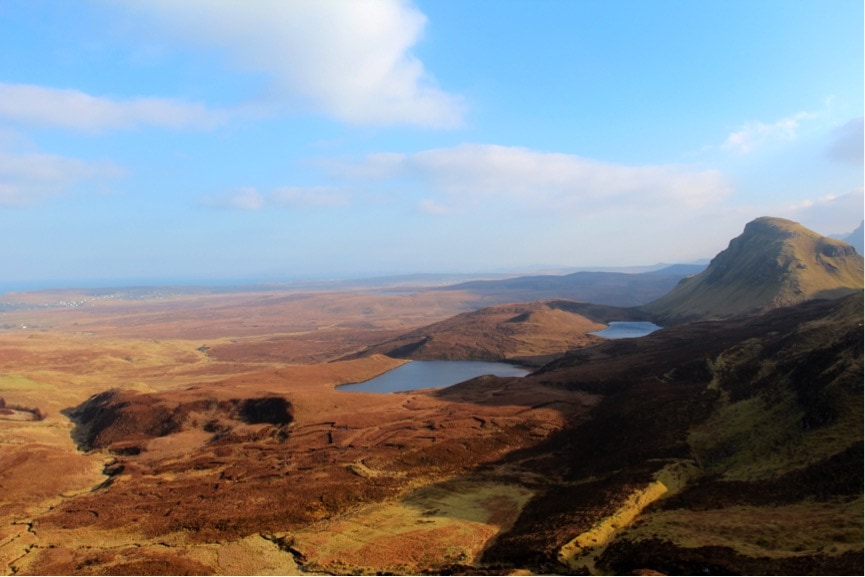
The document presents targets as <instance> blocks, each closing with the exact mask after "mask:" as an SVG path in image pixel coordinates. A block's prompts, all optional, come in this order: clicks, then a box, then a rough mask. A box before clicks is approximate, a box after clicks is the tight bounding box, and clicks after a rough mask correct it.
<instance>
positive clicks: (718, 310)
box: [641, 217, 863, 324]
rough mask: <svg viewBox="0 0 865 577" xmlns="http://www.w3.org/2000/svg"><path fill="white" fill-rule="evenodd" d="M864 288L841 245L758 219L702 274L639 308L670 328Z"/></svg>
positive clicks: (858, 268) (855, 259) (855, 258)
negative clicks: (671, 325)
mask: <svg viewBox="0 0 865 577" xmlns="http://www.w3.org/2000/svg"><path fill="white" fill-rule="evenodd" d="M862 288H863V261H862V256H860V255H859V254H857V253H856V251H855V250H854V249H853V247H852V246H850V245H848V244H847V243H845V242H842V241H839V240H835V239H831V238H827V237H824V236H820V235H819V234H817V233H815V232H813V231H811V230H808V229H807V228H805V227H803V226H802V225H800V224H798V223H795V222H793V221H790V220H785V219H782V218H772V217H763V218H758V219H756V220H754V221H752V222H750V223H748V225H747V226H745V231H744V232H743V233H742V234H741V235H740V236H738V237H736V238H734V239H733V240H732V241H730V245H729V246H728V247H727V249H726V250H724V251H722V252H721V253H719V254H718V256H716V257H715V258H714V259H712V262H711V263H710V264H709V267H708V268H707V269H706V270H705V271H703V272H702V273H700V274H698V275H695V276H692V277H689V278H686V279H684V280H682V281H681V282H680V283H679V284H678V285H677V286H676V288H674V289H673V290H672V291H670V292H669V293H668V294H666V295H665V296H663V297H661V298H660V299H658V300H656V301H653V302H651V303H649V304H647V305H644V306H643V307H641V308H642V309H643V310H644V311H646V312H649V313H651V314H652V315H654V317H655V319H657V320H656V322H659V323H660V324H671V323H676V322H687V321H693V320H700V319H711V318H725V317H731V316H735V315H742V314H750V313H755V312H760V311H765V310H769V309H772V308H776V307H781V306H787V305H791V304H796V303H800V302H804V301H807V300H809V299H815V298H837V297H840V296H843V295H846V294H850V293H852V292H856V291H861V290H862Z"/></svg>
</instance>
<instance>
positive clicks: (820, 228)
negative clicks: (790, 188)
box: [777, 188, 865, 235]
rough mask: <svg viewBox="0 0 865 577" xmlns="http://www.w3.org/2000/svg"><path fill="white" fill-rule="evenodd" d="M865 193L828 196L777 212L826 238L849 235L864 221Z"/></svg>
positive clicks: (807, 200) (854, 192)
mask: <svg viewBox="0 0 865 577" xmlns="http://www.w3.org/2000/svg"><path fill="white" fill-rule="evenodd" d="M863 211H865V190H863V189H862V188H858V189H856V190H852V191H848V192H845V193H843V194H827V195H825V196H822V197H820V198H813V199H805V200H802V201H799V202H796V203H794V204H792V205H789V206H787V207H782V208H780V209H779V210H778V211H777V215H778V216H783V217H785V218H790V219H792V220H795V221H797V222H799V223H801V224H803V225H804V226H806V227H808V228H810V229H811V230H814V231H816V232H819V233H820V234H823V235H829V234H839V233H843V232H849V231H851V230H853V229H854V228H856V226H857V225H858V224H859V223H860V222H861V221H862V215H863Z"/></svg>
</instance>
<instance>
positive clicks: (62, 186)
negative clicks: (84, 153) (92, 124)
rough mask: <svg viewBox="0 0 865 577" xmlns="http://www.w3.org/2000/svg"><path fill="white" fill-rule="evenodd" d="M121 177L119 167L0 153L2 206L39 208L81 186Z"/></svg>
mask: <svg viewBox="0 0 865 577" xmlns="http://www.w3.org/2000/svg"><path fill="white" fill-rule="evenodd" d="M122 174H123V170H122V169H121V168H120V167H118V166H116V165H113V164H109V163H90V162H86V161H83V160H80V159H77V158H69V157H65V156H58V155H53V154H43V153H10V152H7V151H5V150H2V149H0V205H6V206H14V205H17V206H22V205H30V204H37V203H38V202H40V201H41V200H43V199H44V198H46V197H48V196H53V195H55V194H60V193H63V192H65V191H67V190H69V189H71V188H73V187H74V186H75V185H77V184H79V183H81V182H85V181H100V180H105V179H111V178H116V177H118V176H121V175H122Z"/></svg>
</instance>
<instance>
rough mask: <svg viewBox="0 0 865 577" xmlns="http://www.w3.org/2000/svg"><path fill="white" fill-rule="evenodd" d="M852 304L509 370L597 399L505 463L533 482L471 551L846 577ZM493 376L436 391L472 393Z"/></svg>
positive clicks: (563, 564) (858, 355)
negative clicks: (526, 371) (508, 518)
mask: <svg viewBox="0 0 865 577" xmlns="http://www.w3.org/2000/svg"><path fill="white" fill-rule="evenodd" d="M862 307H863V300H862V297H861V295H852V296H850V297H847V298H844V299H840V300H834V301H812V302H808V303H804V304H800V305H796V306H794V307H787V308H782V309H777V310H775V311H771V312H769V313H766V314H764V315H759V316H753V317H744V318H741V319H735V320H726V321H714V322H699V323H690V324H684V325H679V326H675V327H671V328H667V329H664V330H662V331H658V332H656V333H654V334H652V335H649V336H647V337H644V338H640V339H633V340H629V341H627V342H625V341H610V342H607V343H604V344H602V345H600V346H597V347H592V348H588V349H583V350H580V351H577V352H574V353H571V354H569V355H566V356H564V357H563V358H562V359H560V360H558V361H556V362H554V363H552V364H550V365H548V366H546V367H544V368H543V369H542V370H540V371H538V372H536V373H534V374H533V375H531V376H529V377H525V379H524V380H526V381H527V385H528V384H530V383H543V384H544V385H546V386H551V387H559V388H562V389H563V390H568V391H573V392H575V393H576V392H581V393H591V394H596V395H601V396H602V400H601V401H600V404H599V405H598V406H597V407H596V408H595V409H594V411H593V412H592V419H591V420H590V421H588V422H583V423H576V424H574V425H573V426H571V427H567V428H565V429H564V430H562V431H561V432H559V433H557V434H555V435H554V436H553V437H551V438H550V439H549V440H547V441H546V442H544V443H541V444H540V445H539V446H538V447H536V448H534V449H533V450H531V451H525V450H524V451H520V452H518V453H515V454H513V455H511V456H509V457H508V458H507V459H506V460H505V462H506V463H508V464H509V467H510V471H511V472H512V473H516V472H517V471H520V470H525V471H532V472H533V473H535V474H536V475H537V480H538V482H539V483H540V484H541V487H540V490H538V492H537V496H536V497H535V498H534V499H532V500H531V501H530V502H529V503H528V504H527V505H526V507H525V508H524V509H523V513H522V515H521V516H520V517H519V519H518V520H517V522H516V523H515V525H514V527H512V528H511V529H510V530H509V531H508V532H506V533H505V534H504V535H502V536H500V537H499V538H498V539H497V540H496V541H495V542H494V543H493V544H492V545H491V546H490V547H489V548H488V549H487V551H486V552H485V554H484V558H483V561H484V562H485V563H487V564H489V565H491V566H495V567H497V568H498V569H499V570H502V569H503V568H507V567H525V566H531V565H532V564H534V567H535V570H536V571H541V572H543V571H547V572H550V573H565V574H568V573H569V574H585V572H587V571H589V572H592V573H595V574H598V573H599V572H600V574H618V575H628V574H640V573H636V572H637V571H644V570H651V571H657V572H661V573H663V574H669V575H681V574H685V575H694V574H726V575H731V574H732V575H735V574H754V575H763V574H861V573H862V570H863V566H862V541H863V533H862V484H863V473H862V470H863V462H862V439H863V427H862V406H863V405H862V402H863V397H862V392H863V389H862V381H863V358H862V350H863V333H862ZM497 386H498V384H497V382H496V381H495V380H493V379H486V380H484V381H483V382H479V381H475V382H468V383H463V384H460V385H456V386H454V387H451V388H450V389H445V390H443V391H441V392H439V393H438V396H439V397H441V398H448V399H451V398H452V399H456V398H460V397H462V398H466V397H467V396H469V391H472V392H473V394H474V395H475V397H476V398H478V399H482V398H484V395H490V394H494V391H495V390H496V388H497ZM542 479H543V481H541V480H542ZM643 574H654V573H643Z"/></svg>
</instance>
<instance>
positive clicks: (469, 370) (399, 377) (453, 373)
mask: <svg viewBox="0 0 865 577" xmlns="http://www.w3.org/2000/svg"><path fill="white" fill-rule="evenodd" d="M529 372H530V371H529V370H527V369H524V368H523V367H518V366H516V365H511V364H509V363H494V362H486V361H412V362H410V363H407V364H405V365H402V366H400V367H397V368H395V369H393V370H390V371H388V372H386V373H384V374H381V375H379V376H377V377H375V378H374V379H370V380H368V381H364V382H362V383H355V384H353V385H342V386H340V387H337V389H338V390H340V391H355V392H363V393H395V392H398V391H413V390H414V389H440V388H442V387H449V386H451V385H455V384H457V383H461V382H463V381H467V380H469V379H473V378H475V377H479V376H481V375H496V376H497V377H523V376H525V375H527V374H529Z"/></svg>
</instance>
